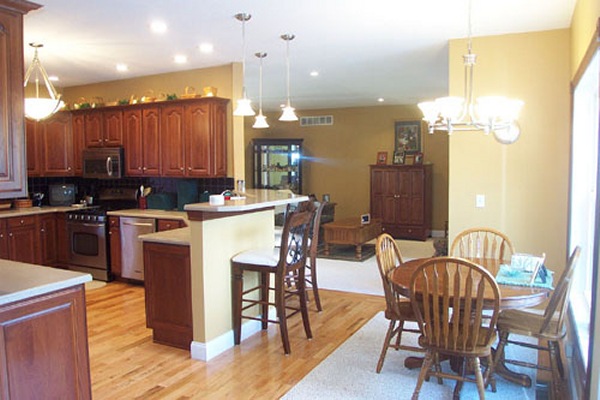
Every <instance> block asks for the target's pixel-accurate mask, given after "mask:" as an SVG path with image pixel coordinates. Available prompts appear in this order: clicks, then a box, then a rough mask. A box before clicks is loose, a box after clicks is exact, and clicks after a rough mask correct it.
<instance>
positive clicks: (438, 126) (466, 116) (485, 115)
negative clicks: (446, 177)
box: [418, 1, 524, 144]
mask: <svg viewBox="0 0 600 400" xmlns="http://www.w3.org/2000/svg"><path fill="white" fill-rule="evenodd" d="M468 19H469V22H468V29H469V31H468V41H467V54H465V55H463V64H464V74H465V75H464V76H465V86H464V98H461V97H440V98H437V99H435V100H433V101H426V102H422V103H419V104H418V106H419V108H420V109H421V112H422V113H423V119H424V120H425V121H427V122H428V125H429V133H433V132H434V131H436V130H440V131H447V132H448V134H449V135H450V134H452V132H454V131H483V132H484V133H485V134H486V135H487V134H489V133H490V132H493V134H494V137H495V138H496V140H497V141H498V142H500V143H503V144H510V143H514V142H515V141H516V140H517V139H518V138H519V135H520V132H521V131H520V128H519V124H518V122H517V116H518V114H519V111H520V110H521V108H522V107H523V104H524V103H523V101H521V100H517V99H509V98H506V97H503V96H485V97H479V98H477V99H473V69H474V67H475V61H476V58H477V55H476V54H473V53H472V52H471V47H472V45H471V1H469V16H468Z"/></svg>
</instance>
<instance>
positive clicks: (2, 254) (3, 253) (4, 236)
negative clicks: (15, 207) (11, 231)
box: [0, 218, 10, 260]
mask: <svg viewBox="0 0 600 400" xmlns="http://www.w3.org/2000/svg"><path fill="white" fill-rule="evenodd" d="M0 258H2V259H3V260H9V259H10V254H9V253H8V230H7V229H6V219H5V218H2V219H0Z"/></svg>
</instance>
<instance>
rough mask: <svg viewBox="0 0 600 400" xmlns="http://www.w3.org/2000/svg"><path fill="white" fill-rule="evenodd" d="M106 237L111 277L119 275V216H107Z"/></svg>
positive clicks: (118, 276)
mask: <svg viewBox="0 0 600 400" xmlns="http://www.w3.org/2000/svg"><path fill="white" fill-rule="evenodd" d="M108 237H109V238H110V239H109V240H110V243H109V248H110V272H111V274H112V276H113V278H120V277H121V227H120V218H119V217H108Z"/></svg>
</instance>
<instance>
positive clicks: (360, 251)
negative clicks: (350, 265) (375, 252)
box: [356, 244, 362, 260]
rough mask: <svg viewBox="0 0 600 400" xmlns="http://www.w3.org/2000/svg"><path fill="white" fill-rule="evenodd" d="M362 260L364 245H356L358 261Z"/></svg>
mask: <svg viewBox="0 0 600 400" xmlns="http://www.w3.org/2000/svg"><path fill="white" fill-rule="evenodd" d="M361 258H362V244H357V245H356V259H357V260H360V259H361Z"/></svg>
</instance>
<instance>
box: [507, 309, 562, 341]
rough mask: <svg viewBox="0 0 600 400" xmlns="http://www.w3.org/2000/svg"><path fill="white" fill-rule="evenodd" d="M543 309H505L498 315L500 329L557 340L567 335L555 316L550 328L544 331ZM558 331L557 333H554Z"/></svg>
mask: <svg viewBox="0 0 600 400" xmlns="http://www.w3.org/2000/svg"><path fill="white" fill-rule="evenodd" d="M543 312H544V311H543V310H535V309H525V310H504V311H502V312H501V313H500V315H499V316H498V322H497V324H496V325H497V327H498V330H499V331H501V332H502V331H508V332H511V333H515V334H518V335H525V336H533V337H536V338H539V339H549V340H557V339H560V338H562V337H564V336H565V334H566V328H565V326H564V324H563V326H562V329H560V330H559V329H558V320H557V319H555V318H553V319H552V320H551V321H550V324H549V327H548V329H546V331H545V332H542V325H543V324H544V314H543ZM555 332H557V334H554V333H555Z"/></svg>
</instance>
